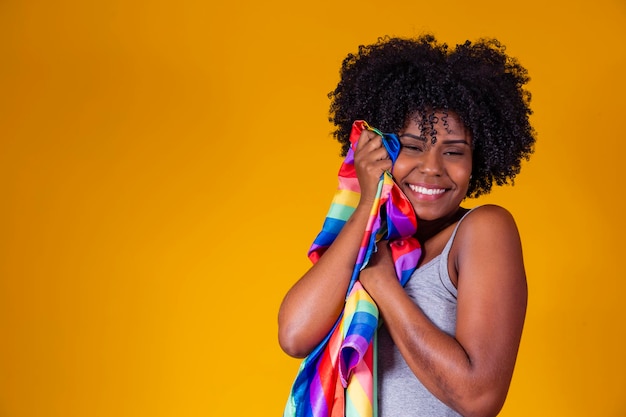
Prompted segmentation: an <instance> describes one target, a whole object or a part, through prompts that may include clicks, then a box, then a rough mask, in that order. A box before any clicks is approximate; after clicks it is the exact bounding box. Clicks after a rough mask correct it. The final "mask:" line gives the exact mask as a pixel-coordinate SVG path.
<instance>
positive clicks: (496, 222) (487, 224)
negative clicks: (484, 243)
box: [458, 204, 519, 240]
mask: <svg viewBox="0 0 626 417" xmlns="http://www.w3.org/2000/svg"><path fill="white" fill-rule="evenodd" d="M503 233H504V234H505V235H509V234H512V235H513V236H514V237H518V236H519V233H518V230H517V225H516V224H515V219H514V218H513V215H512V214H511V213H510V212H509V211H508V210H507V209H505V208H504V207H501V206H498V205H495V204H486V205H484V206H480V207H477V208H475V209H473V210H472V211H471V212H470V213H468V214H467V215H466V217H465V219H463V221H462V222H461V225H460V226H459V231H458V235H459V236H458V237H459V238H461V240H462V239H463V236H465V235H469V236H472V235H475V234H480V235H485V234H486V235H491V236H494V235H495V236H502V234H503ZM502 237H505V236H502Z"/></svg>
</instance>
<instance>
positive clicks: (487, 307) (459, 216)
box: [279, 36, 535, 417]
mask: <svg viewBox="0 0 626 417" xmlns="http://www.w3.org/2000/svg"><path fill="white" fill-rule="evenodd" d="M527 81H528V77H527V74H526V70H525V69H524V68H523V67H521V66H520V65H519V63H518V62H517V61H516V60H515V59H513V58H511V57H509V56H507V55H506V54H505V52H504V47H503V46H501V45H500V44H499V43H498V42H497V41H495V40H482V41H479V42H476V43H470V42H466V43H465V44H462V45H457V46H456V47H455V48H454V49H450V48H448V46H447V45H445V44H439V43H437V42H436V40H435V39H434V38H433V37H432V36H424V37H421V38H418V39H397V38H386V39H382V40H379V42H377V43H376V44H373V45H369V46H361V47H360V48H359V51H358V53H356V54H350V55H348V57H347V58H346V59H345V60H344V62H343V66H342V70H341V80H340V82H339V84H338V86H337V88H336V89H335V90H334V91H333V92H332V93H331V94H330V95H329V96H330V98H331V100H332V104H331V121H333V122H334V123H335V125H336V131H335V136H336V138H337V139H338V140H339V142H340V143H341V144H342V145H343V152H344V154H345V153H346V152H347V151H348V149H349V147H350V142H349V135H350V131H351V129H352V124H353V122H354V121H355V120H365V121H367V122H368V123H369V124H370V125H371V126H374V127H376V128H378V129H380V131H383V132H393V133H396V134H397V136H398V138H399V141H400V144H401V150H400V153H399V155H398V156H397V159H396V161H395V163H392V161H391V159H390V158H389V155H388V153H387V150H386V149H385V147H384V146H383V144H382V139H381V137H380V136H379V135H378V134H376V133H375V132H373V131H370V130H364V131H363V132H362V133H361V135H360V137H359V140H358V144H357V146H356V149H355V151H354V166H355V169H356V174H357V178H358V182H359V186H360V191H361V194H360V201H359V203H358V205H357V207H356V209H355V210H354V212H353V214H352V216H351V217H350V218H349V219H348V221H347V222H346V224H345V225H344V226H343V228H342V229H341V232H340V233H339V235H338V236H337V238H336V239H335V240H334V242H333V243H332V244H331V245H330V247H329V248H328V249H327V250H326V252H325V253H324V254H323V256H321V258H320V259H319V261H317V262H316V263H315V264H314V265H313V266H312V267H311V269H310V270H309V271H308V272H307V273H306V274H304V276H303V277H302V278H300V280H299V281H298V282H297V283H296V284H295V285H294V286H293V287H292V288H291V289H290V291H289V292H288V293H287V295H286V296H285V298H284V300H283V303H282V305H281V308H280V312H279V342H280V345H281V347H282V348H283V350H284V351H285V352H286V353H287V354H289V355H291V356H294V357H305V356H306V355H308V354H309V353H310V352H311V351H312V350H313V349H314V348H315V347H316V346H317V345H318V344H319V343H320V342H321V341H322V340H323V339H324V337H325V336H326V335H327V334H328V332H329V331H330V330H331V329H332V327H333V325H334V324H335V322H336V321H337V319H338V317H339V316H340V315H341V312H342V309H343V308H344V302H345V296H346V291H347V290H348V285H349V282H350V278H351V275H352V271H353V268H354V264H355V260H356V258H357V254H358V251H359V249H360V246H361V239H362V237H363V233H364V230H365V227H366V223H367V220H368V217H369V215H370V210H371V208H372V204H373V202H374V198H375V195H376V190H377V186H378V182H379V179H380V178H381V175H382V173H383V172H385V171H389V172H391V174H392V175H393V178H394V181H395V183H396V184H397V186H398V187H399V188H400V189H401V190H402V191H403V193H404V194H405V195H406V197H407V198H408V200H409V201H410V203H411V205H412V207H413V209H414V211H415V214H416V216H417V221H418V227H417V233H416V235H415V237H416V238H417V240H418V241H419V243H420V245H421V251H422V256H421V258H420V260H419V263H418V266H417V269H416V270H415V272H414V273H413V275H412V276H411V278H410V279H409V281H408V282H407V283H406V285H405V286H404V287H402V286H401V285H400V283H399V281H398V277H397V276H396V272H395V271H394V265H393V261H392V257H391V253H390V249H389V243H388V242H386V241H380V242H379V243H378V250H377V252H376V253H375V254H374V255H373V257H372V258H371V259H370V261H369V263H368V265H367V267H366V268H364V269H363V270H362V271H361V273H360V276H359V281H360V283H361V284H362V285H363V287H364V288H365V290H366V291H367V292H368V293H369V295H370V296H371V297H372V299H373V300H374V301H375V303H376V305H377V306H378V309H379V311H380V315H381V317H382V326H380V328H379V330H378V350H377V355H378V375H377V377H378V381H377V382H378V412H379V415H381V416H383V417H387V416H392V417H395V416H448V415H450V416H457V415H463V416H492V415H496V414H497V413H498V412H499V411H500V409H501V408H502V405H503V404H504V400H505V398H506V395H507V391H508V388H509V384H510V381H511V377H512V374H513V369H514V365H515V359H516V356H517V351H518V347H519V343H520V338H521V333H522V327H523V323H524V317H525V312H526V303H527V286H526V277H525V273H524V264H523V259H522V250H521V244H520V238H519V234H518V231H517V228H516V226H515V222H514V220H513V218H512V216H511V215H510V214H509V212H508V211H506V210H505V209H504V208H502V207H499V206H496V205H487V206H480V207H477V208H474V209H472V210H468V209H465V208H462V207H461V203H462V202H463V200H464V199H465V198H466V197H476V196H479V195H481V194H485V193H488V192H489V191H490V190H491V187H492V185H493V184H496V185H502V184H506V183H509V182H512V180H513V178H514V177H515V176H516V174H517V173H519V171H520V164H521V161H522V160H523V159H527V158H528V157H529V155H530V154H531V153H532V150H533V145H534V142H535V139H534V132H533V129H532V127H531V126H530V124H529V120H528V117H529V115H530V114H531V111H530V108H529V102H530V94H529V93H528V92H527V91H525V90H524V89H523V86H524V85H525V84H526V83H527Z"/></svg>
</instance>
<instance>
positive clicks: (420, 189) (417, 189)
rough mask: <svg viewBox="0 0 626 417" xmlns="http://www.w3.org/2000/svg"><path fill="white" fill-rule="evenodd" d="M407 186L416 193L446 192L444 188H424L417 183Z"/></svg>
mask: <svg viewBox="0 0 626 417" xmlns="http://www.w3.org/2000/svg"><path fill="white" fill-rule="evenodd" d="M409 188H410V189H411V190H413V191H415V192H416V193H420V194H426V195H436V194H443V193H445V192H446V190H445V188H426V187H420V186H419V185H413V184H409Z"/></svg>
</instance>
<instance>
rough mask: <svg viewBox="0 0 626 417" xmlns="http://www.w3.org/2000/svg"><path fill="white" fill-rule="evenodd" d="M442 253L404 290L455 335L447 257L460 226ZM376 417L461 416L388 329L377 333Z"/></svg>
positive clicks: (452, 295) (416, 272) (453, 301)
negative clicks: (420, 375)
mask: <svg viewBox="0 0 626 417" xmlns="http://www.w3.org/2000/svg"><path fill="white" fill-rule="evenodd" d="M470 212H471V210H470V211H468V212H467V213H465V215H464V216H463V217H462V218H461V220H459V222H458V223H457V225H456V227H455V228H454V231H453V232H452V236H450V239H449V240H448V242H447V243H446V246H445V247H444V249H443V251H442V252H441V254H439V255H438V256H436V257H435V258H433V259H432V260H430V261H429V262H427V263H426V264H424V265H422V266H420V267H419V268H418V269H417V270H416V271H415V272H414V273H413V275H411V278H409V281H408V282H407V284H406V285H405V287H404V288H405V291H406V293H407V294H408V295H409V297H411V299H412V300H413V302H415V304H417V305H418V306H419V307H420V308H421V309H422V311H423V312H424V314H425V315H426V316H427V317H428V318H429V319H430V320H431V321H432V322H433V323H434V324H435V325H436V326H437V327H439V328H440V329H441V330H443V331H444V332H446V333H448V334H449V335H451V336H454V335H455V332H456V298H457V290H456V288H455V286H454V285H453V284H452V281H450V275H449V274H448V255H449V254H450V248H451V247H452V242H453V241H454V237H455V236H456V232H457V230H458V228H459V225H460V224H461V222H462V221H463V219H464V218H465V216H467V214H468V213H470ZM378 415H379V416H381V417H409V416H410V417H445V416H460V414H459V413H457V412H456V411H454V410H452V409H451V408H449V407H448V406H446V405H445V404H444V403H442V402H441V401H439V399H437V397H435V396H434V395H432V394H431V393H430V391H428V390H427V389H426V388H425V387H424V386H423V385H422V383H421V382H420V381H419V379H417V377H416V376H415V374H414V373H413V371H411V369H410V368H409V366H408V365H407V363H406V361H405V360H404V358H403V357H402V355H401V354H400V351H399V350H398V348H397V347H396V345H395V344H394V343H393V340H392V339H391V336H390V335H389V332H388V331H387V328H386V327H385V326H384V325H383V326H381V328H380V329H379V330H378Z"/></svg>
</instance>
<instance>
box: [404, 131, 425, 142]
mask: <svg viewBox="0 0 626 417" xmlns="http://www.w3.org/2000/svg"><path fill="white" fill-rule="evenodd" d="M404 136H408V137H410V138H412V139H417V140H421V141H422V142H426V137H425V136H417V135H414V134H412V133H403V134H401V135H400V136H399V137H400V138H402V137H404Z"/></svg>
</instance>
